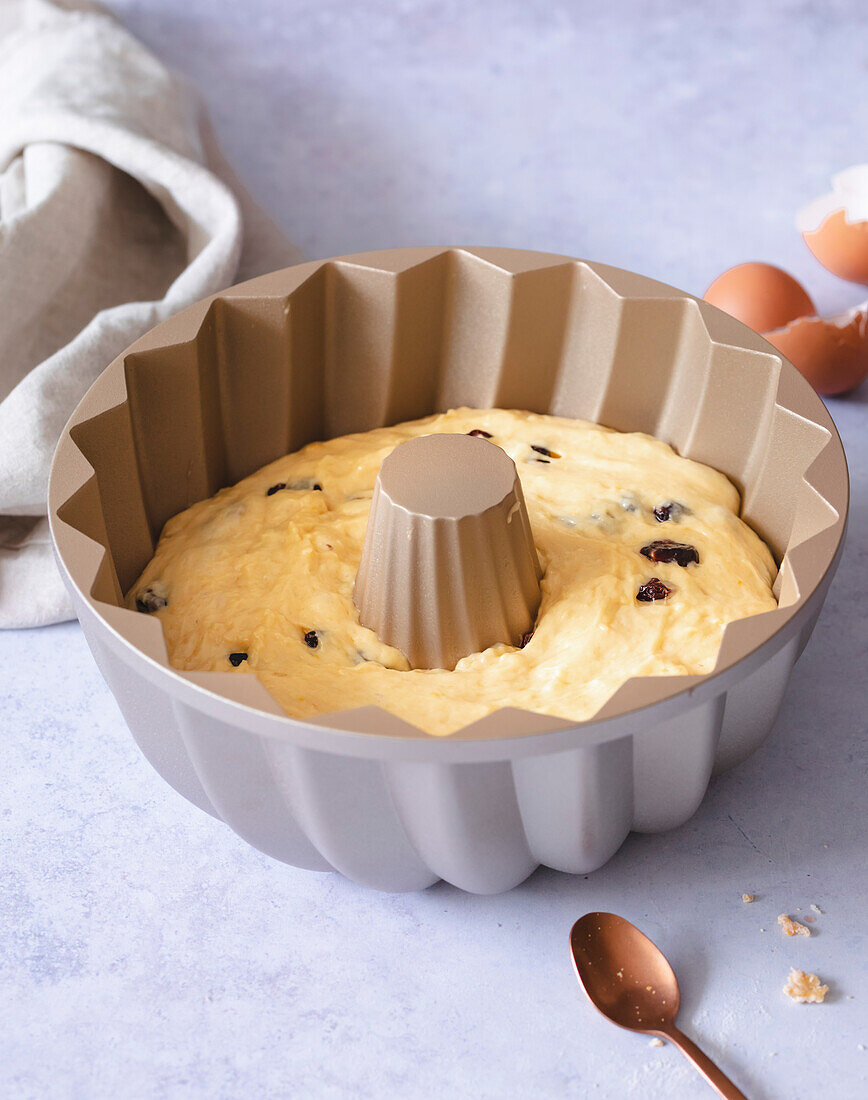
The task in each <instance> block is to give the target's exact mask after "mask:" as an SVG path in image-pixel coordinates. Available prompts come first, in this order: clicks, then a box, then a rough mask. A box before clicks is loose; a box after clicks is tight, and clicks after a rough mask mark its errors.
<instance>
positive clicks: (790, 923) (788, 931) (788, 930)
mask: <svg viewBox="0 0 868 1100" xmlns="http://www.w3.org/2000/svg"><path fill="white" fill-rule="evenodd" d="M778 924H779V925H780V926H781V929H782V931H783V933H784V935H785V936H810V934H811V930H810V928H808V926H807V925H805V924H800V923H799V922H798V921H797V920H792V918H790V917H788V916H787V914H786V913H781V915H780V916H779V917H778Z"/></svg>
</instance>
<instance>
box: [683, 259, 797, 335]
mask: <svg viewBox="0 0 868 1100" xmlns="http://www.w3.org/2000/svg"><path fill="white" fill-rule="evenodd" d="M703 297H704V298H705V300H706V302H710V303H711V305H713V306H717V308H718V309H722V310H723V311H724V312H725V313H728V314H730V316H732V317H735V319H736V320H737V321H741V322H742V324H744V325H747V326H748V328H752V329H753V330H754V332H769V331H771V330H772V329H779V328H783V326H784V325H788V324H789V323H790V321H795V319H796V318H797V317H804V316H805V315H806V314H813V313H816V309H815V307H814V303H813V302H812V301H811V299H810V297H809V296H808V292H807V291H806V290H805V288H804V287H803V286H802V284H801V283H800V282H798V281H797V280H796V279H794V278H793V277H792V275H790V274H788V272H786V271H784V270H783V269H782V268H780V267H775V266H774V264H765V263H758V262H752V263H746V264H737V265H736V266H735V267H731V268H729V269H728V270H727V271H724V273H723V274H722V275H718V277H717V278H716V279H715V280H714V282H713V283H712V284H711V286H710V287H709V288H708V290H706V292H705V294H704V295H703Z"/></svg>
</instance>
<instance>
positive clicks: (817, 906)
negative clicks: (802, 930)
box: [811, 902, 823, 913]
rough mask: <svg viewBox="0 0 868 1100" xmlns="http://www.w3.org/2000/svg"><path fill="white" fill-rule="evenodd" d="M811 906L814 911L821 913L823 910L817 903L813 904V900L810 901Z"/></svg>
mask: <svg viewBox="0 0 868 1100" xmlns="http://www.w3.org/2000/svg"><path fill="white" fill-rule="evenodd" d="M811 908H812V909H813V910H814V912H815V913H822V912H823V910H822V909H821V908H820V907H819V905H814V903H813V902H811Z"/></svg>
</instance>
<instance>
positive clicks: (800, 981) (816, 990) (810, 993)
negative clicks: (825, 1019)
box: [784, 967, 829, 1004]
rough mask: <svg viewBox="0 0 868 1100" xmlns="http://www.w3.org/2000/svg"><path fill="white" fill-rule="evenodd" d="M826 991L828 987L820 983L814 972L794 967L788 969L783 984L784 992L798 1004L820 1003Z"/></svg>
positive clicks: (824, 997)
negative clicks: (784, 983)
mask: <svg viewBox="0 0 868 1100" xmlns="http://www.w3.org/2000/svg"><path fill="white" fill-rule="evenodd" d="M828 992H829V987H828V986H827V985H820V979H819V978H818V977H817V975H816V974H806V973H805V971H804V970H797V969H796V968H795V967H793V968H792V969H791V970H790V976H789V978H787V984H786V985H785V986H784V993H786V995H787V996H788V997H792V999H793V1000H794V1001H798V1002H799V1003H800V1004H822V1003H823V1001H824V1000H825V999H826V994H827V993H828Z"/></svg>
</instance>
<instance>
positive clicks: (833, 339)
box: [763, 302, 868, 396]
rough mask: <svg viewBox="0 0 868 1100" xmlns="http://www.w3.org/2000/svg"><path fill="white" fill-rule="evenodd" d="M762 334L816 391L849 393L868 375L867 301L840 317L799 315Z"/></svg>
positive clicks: (831, 393)
mask: <svg viewBox="0 0 868 1100" xmlns="http://www.w3.org/2000/svg"><path fill="white" fill-rule="evenodd" d="M763 335H764V336H765V338H766V340H768V342H769V343H770V344H773V345H774V347H776V348H777V349H778V351H779V352H780V353H781V354H782V355H785V356H786V357H787V359H789V360H790V362H791V363H792V364H793V366H795V367H796V368H797V369H798V370H799V371H800V372H801V373H802V374H803V375H804V376H805V378H807V380H808V381H809V382H810V383H811V385H812V386H813V387H814V389H815V390H816V391H817V393H820V394H825V395H826V396H833V395H835V394H842V393H847V392H848V391H849V390H852V389H855V388H856V386H858V385H859V384H860V383H861V382H863V381H864V380H865V378H866V377H868V302H866V303H865V304H864V305H861V306H857V307H856V308H855V309H851V310H848V312H847V313H842V314H840V315H839V316H837V317H828V318H824V317H816V316H810V317H799V318H797V319H796V320H794V321H792V322H791V323H790V324H788V325H785V326H784V327H782V328H778V329H775V330H773V331H772V332H765V333H763Z"/></svg>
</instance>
